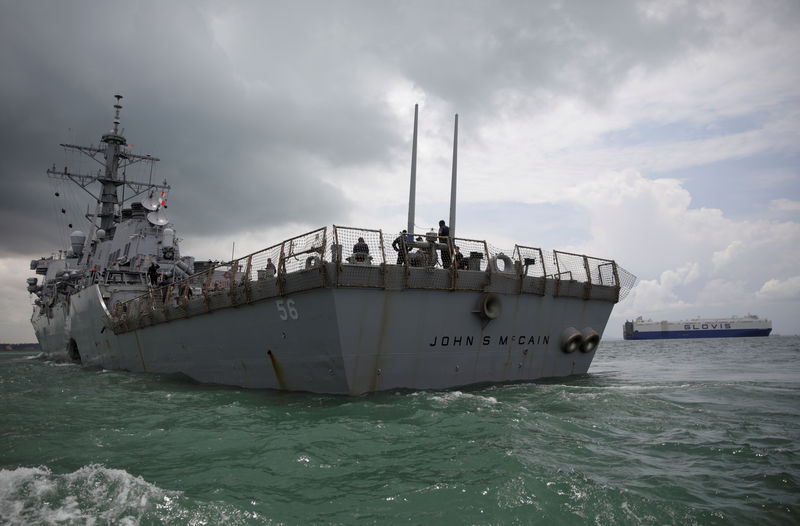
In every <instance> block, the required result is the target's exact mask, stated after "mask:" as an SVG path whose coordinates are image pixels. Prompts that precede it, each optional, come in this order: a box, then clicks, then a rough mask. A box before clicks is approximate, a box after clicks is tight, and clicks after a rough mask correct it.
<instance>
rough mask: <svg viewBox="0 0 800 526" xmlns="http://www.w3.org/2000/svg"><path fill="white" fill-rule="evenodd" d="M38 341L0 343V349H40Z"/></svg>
mask: <svg viewBox="0 0 800 526" xmlns="http://www.w3.org/2000/svg"><path fill="white" fill-rule="evenodd" d="M41 350H42V348H41V347H39V344H38V343H0V351H41Z"/></svg>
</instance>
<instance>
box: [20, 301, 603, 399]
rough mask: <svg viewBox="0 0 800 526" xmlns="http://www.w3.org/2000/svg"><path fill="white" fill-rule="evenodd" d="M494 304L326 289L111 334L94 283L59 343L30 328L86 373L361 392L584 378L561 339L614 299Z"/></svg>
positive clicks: (578, 358)
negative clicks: (499, 307)
mask: <svg viewBox="0 0 800 526" xmlns="http://www.w3.org/2000/svg"><path fill="white" fill-rule="evenodd" d="M432 294H433V295H435V296H436V299H435V301H432V297H431V295H432ZM498 296H499V297H500V299H501V301H502V303H503V311H502V315H500V316H499V317H498V318H497V319H493V320H487V319H485V318H484V317H482V316H481V315H480V313H479V311H478V308H479V307H478V304H479V301H480V297H481V293H480V292H475V291H436V292H431V291H426V290H402V291H392V290H382V289H369V288H336V287H329V288H319V289H313V290H308V291H304V292H297V293H292V294H288V295H286V296H281V297H278V298H270V299H265V300H261V301H257V302H254V303H250V304H243V305H237V306H234V307H230V308H226V309H221V310H217V311H213V312H210V313H207V314H202V315H198V316H193V317H190V318H178V319H174V320H171V321H169V322H166V323H161V324H158V325H152V326H148V327H144V328H140V329H136V330H131V331H128V332H122V333H120V334H115V333H114V331H113V330H112V329H111V316H110V314H109V312H108V309H107V307H106V305H105V303H104V301H103V299H102V297H101V293H100V290H99V288H98V287H97V286H92V287H88V288H86V289H84V290H81V291H79V292H78V293H76V294H74V295H73V296H72V298H71V302H70V306H69V309H68V310H69V313H68V315H67V316H66V317H65V319H64V322H63V323H65V324H66V329H65V330H63V331H60V333H61V335H60V336H59V337H57V338H51V339H49V340H48V339H43V338H41V337H40V329H39V327H41V326H42V325H43V324H42V323H41V322H38V321H37V320H34V326H35V328H36V329H37V337H40V341H41V342H43V343H44V345H43V349H44V350H45V352H46V353H47V354H51V355H61V356H69V354H73V355H74V354H75V352H77V354H78V355H79V357H80V362H81V363H82V364H83V365H84V366H93V367H102V368H104V369H109V370H126V371H134V372H151V373H182V374H185V375H187V376H189V377H190V378H193V379H195V380H197V381H199V382H203V383H215V384H223V385H231V386H238V387H245V388H257V389H261V388H267V389H280V390H288V391H308V392H315V393H329V394H348V395H359V394H363V393H368V392H376V391H384V390H389V389H398V388H399V389H448V388H453V387H459V386H467V385H475V384H484V383H505V382H519V381H532V380H537V379H541V378H550V377H564V376H569V375H574V374H584V373H586V372H588V370H589V366H590V365H591V362H592V359H593V357H594V353H595V350H591V351H590V352H581V351H580V350H578V351H575V352H572V353H565V352H564V351H563V350H562V348H561V340H560V338H561V336H560V335H561V331H562V330H563V329H564V328H565V327H577V328H578V329H579V330H580V329H583V328H584V327H591V328H592V329H594V330H595V331H596V332H597V333H598V334H599V335H601V336H602V334H603V331H604V330H605V326H606V322H607V321H608V318H609V316H610V313H611V310H612V308H613V306H614V303H613V302H610V301H587V300H584V299H581V298H573V297H553V296H550V295H545V296H539V295H532V294H525V295H518V294H517V295H515V294H498ZM50 323H51V324H57V323H58V321H54V320H51V321H50ZM441 327H458V328H459V329H458V331H457V332H452V331H447V330H442V329H441ZM55 332H59V331H55ZM45 342H46V343H45ZM70 349H72V353H70ZM74 357H75V356H73V358H74Z"/></svg>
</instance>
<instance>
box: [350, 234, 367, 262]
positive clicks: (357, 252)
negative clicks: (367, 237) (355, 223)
mask: <svg viewBox="0 0 800 526" xmlns="http://www.w3.org/2000/svg"><path fill="white" fill-rule="evenodd" d="M368 254H369V246H368V245H367V243H366V242H365V241H364V238H363V237H360V238H358V243H356V244H355V245H353V259H355V260H356V261H366V260H367V255H368Z"/></svg>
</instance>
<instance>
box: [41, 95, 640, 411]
mask: <svg viewBox="0 0 800 526" xmlns="http://www.w3.org/2000/svg"><path fill="white" fill-rule="evenodd" d="M120 98H121V97H118V99H117V104H116V105H115V109H116V115H115V119H114V130H113V131H112V132H110V133H108V134H106V135H104V136H103V138H102V141H103V143H104V144H105V146H104V147H102V148H93V147H78V146H74V145H63V146H65V147H67V148H72V149H77V150H78V151H81V152H82V153H84V154H86V155H89V156H90V157H92V158H94V159H96V160H97V159H98V157H99V156H101V155H102V156H104V162H103V163H102V164H103V166H104V171H103V172H102V173H101V174H100V175H98V176H88V175H76V174H71V173H69V171H68V170H67V169H65V170H63V171H61V172H59V171H56V170H55V169H52V170H49V171H48V173H49V174H50V175H51V176H52V177H60V178H67V179H70V180H72V181H74V182H75V183H76V184H79V185H80V186H81V187H82V188H84V189H86V188H87V187H88V185H89V184H90V183H96V184H99V186H100V187H101V193H100V194H97V195H94V194H93V197H94V198H95V200H96V201H97V211H96V213H95V214H94V215H93V217H91V219H92V222H91V227H90V228H89V231H88V233H87V234H84V233H83V232H81V231H76V232H74V233H73V235H72V237H71V244H72V246H71V249H70V250H69V251H67V252H66V255H65V256H64V257H60V258H42V259H39V260H34V261H33V262H31V269H32V270H35V271H36V273H37V274H39V275H40V276H43V278H44V279H43V282H42V283H41V284H39V283H38V281H37V279H36V278H30V279H29V282H28V290H29V291H30V292H31V293H33V294H35V295H36V300H35V305H34V312H33V316H32V323H33V325H34V329H35V332H36V335H37V338H38V339H39V342H40V343H41V346H42V349H43V350H44V351H45V352H46V353H47V354H48V355H51V356H58V355H60V356H64V357H66V358H68V359H71V360H73V361H75V362H79V363H81V364H83V365H89V366H100V367H103V368H107V369H122V370H130V371H146V372H157V373H183V374H186V375H188V376H190V377H192V378H194V379H196V380H198V381H202V382H212V383H219V384H226V385H234V386H242V387H251V388H274V389H284V390H293V391H312V392H319V393H335V394H351V395H353V394H362V393H366V392H373V391H381V390H386V389H394V388H409V389H444V388H451V387H457V386H464V385H473V384H480V383H488V382H492V383H494V382H510V381H529V380H534V379H538V378H546V377H561V376H568V375H572V374H581V373H585V372H587V371H588V369H589V366H590V364H591V361H592V358H593V357H594V354H595V351H596V349H597V345H598V343H599V342H600V339H601V337H602V334H603V331H604V330H605V327H606V323H607V321H608V318H609V316H610V313H611V310H612V308H613V306H614V304H616V303H617V302H618V301H620V300H621V299H622V298H624V296H625V295H626V294H627V292H628V291H629V290H630V288H631V287H632V286H633V284H634V281H635V277H634V276H632V275H631V274H630V273H628V272H627V271H625V270H624V269H622V268H621V267H620V266H618V265H617V264H616V262H614V261H613V260H607V259H600V258H594V257H589V256H585V255H580V254H572V253H567V252H561V251H547V250H543V249H540V248H534V247H528V246H522V245H516V246H514V247H513V248H512V249H507V250H501V249H498V248H496V247H493V246H491V245H489V244H488V243H486V242H485V241H482V240H475V239H468V238H462V237H460V236H455V235H450V236H440V235H438V234H437V233H436V232H424V233H419V234H415V233H413V232H410V233H409V232H404V233H403V234H402V235H399V236H398V235H396V234H393V235H391V236H388V237H386V236H385V235H384V233H383V232H382V231H381V230H374V229H365V228H351V227H343V226H337V225H334V226H328V227H321V228H319V229H317V230H313V231H311V232H308V233H305V234H303V235H300V236H297V237H294V238H291V239H288V240H285V241H283V242H281V243H278V244H275V245H273V246H270V247H267V248H265V249H263V250H259V251H257V252H254V253H252V254H249V255H247V256H243V257H241V258H238V259H236V260H233V261H226V262H212V261H202V260H200V259H198V260H195V259H194V258H192V257H188V256H184V255H182V254H181V253H180V251H179V248H178V243H177V238H176V236H175V230H174V228H173V227H172V225H171V224H170V223H169V220H168V219H167V217H166V215H165V211H164V205H165V199H166V192H167V191H168V190H169V186H167V185H166V182H164V184H160V185H159V184H152V183H149V182H148V183H133V182H131V181H129V180H128V179H127V177H125V176H124V175H121V172H120V171H121V170H123V171H124V168H125V166H127V165H129V164H131V163H133V162H143V161H147V162H155V161H156V160H157V159H155V158H153V157H150V156H137V155H133V154H132V153H130V152H128V149H127V148H126V140H125V138H124V137H123V136H122V135H121V134H120V133H119V132H118V125H119V110H120V108H121V106H120V104H119V100H120ZM414 127H415V131H416V115H415V123H414ZM414 151H416V133H415V141H414ZM454 156H455V148H454ZM414 172H415V168H414V166H413V164H412V202H411V203H410V206H409V208H410V210H413V184H414V177H415V175H414ZM453 172H454V173H453V181H454V182H453V186H454V187H455V158H454V170H453ZM123 173H124V172H123ZM120 187H125V188H128V189H130V191H131V195H129V197H127V198H124V199H123V198H121V197H120V196H119V188H120ZM87 191H88V190H87ZM123 195H124V193H123ZM127 202H130V206H129V207H127V208H126V207H125V203H127ZM452 210H454V205H451V217H452V213H453V212H452ZM409 218H410V219H409V224H412V225H413V214H412V213H410V214H409ZM451 223H454V220H452V219H451ZM456 247H458V251H456Z"/></svg>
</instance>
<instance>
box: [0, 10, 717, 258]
mask: <svg viewBox="0 0 800 526" xmlns="http://www.w3.org/2000/svg"><path fill="white" fill-rule="evenodd" d="M1 6H2V7H0V9H2V13H1V14H2V16H0V67H2V71H3V80H2V82H0V96H2V101H3V103H2V108H0V118H1V119H2V130H1V132H0V133H2V135H1V136H0V139H2V144H1V145H0V175H1V176H2V179H3V181H4V183H5V185H4V186H5V187H6V188H7V189H8V188H14V191H13V192H9V191H5V192H3V193H2V194H1V195H0V207H1V210H2V212H1V213H2V217H1V219H2V224H3V226H2V229H3V230H2V240H3V242H2V253H4V254H8V253H29V252H31V251H37V250H38V251H41V250H49V249H50V248H51V247H52V243H54V242H55V238H56V237H57V235H56V233H55V232H54V231H53V230H52V229H47V228H46V227H45V225H44V224H43V221H44V218H45V217H48V215H47V214H48V213H49V212H48V211H49V210H51V209H52V207H53V204H52V203H51V202H50V200H48V199H49V198H50V195H49V194H50V187H49V186H48V184H47V181H46V179H47V177H46V175H45V174H44V170H45V169H46V168H47V167H48V166H50V164H51V163H52V162H58V160H59V159H60V158H62V155H61V153H60V151H59V149H58V147H57V146H56V144H57V143H59V142H69V141H71V140H73V139H74V141H75V142H77V143H79V144H88V143H95V144H96V143H97V141H98V139H99V136H100V134H101V133H103V132H104V131H106V130H108V129H109V128H110V127H111V119H112V115H113V110H112V108H111V106H112V104H113V102H114V101H113V98H112V95H113V94H114V93H116V92H121V93H122V94H123V95H124V96H125V99H123V101H122V104H123V106H124V109H123V111H122V122H123V124H122V125H123V127H124V128H125V130H126V132H125V133H126V136H127V138H128V140H129V142H131V143H132V144H133V145H134V151H136V152H137V153H151V154H153V155H155V156H158V157H160V158H161V159H162V162H161V163H160V165H159V167H158V171H157V177H159V178H164V177H166V178H167V180H168V181H169V182H170V184H172V185H173V186H174V190H173V192H172V193H171V195H170V202H169V205H170V217H171V219H173V220H175V221H176V224H177V225H178V228H179V229H180V232H181V234H182V235H184V236H188V235H199V234H203V233H208V234H219V233H224V232H229V231H232V230H237V229H243V228H245V229H257V228H259V227H264V226H269V225H275V224H280V223H284V222H287V221H298V220H303V221H307V222H310V223H313V224H326V223H328V222H329V221H330V218H332V217H341V216H342V215H343V214H346V211H347V210H348V209H349V208H351V207H352V206H353V205H354V204H353V203H350V202H348V200H347V197H346V196H347V193H348V192H347V185H348V181H346V180H343V181H341V184H340V185H337V186H336V187H333V186H330V185H329V184H325V183H323V182H321V177H324V176H325V175H326V174H321V173H316V172H315V171H314V169H312V166H323V167H324V166H329V167H331V168H334V169H339V173H343V172H346V171H347V170H348V169H351V168H352V169H358V168H360V167H364V166H370V167H372V166H387V170H388V164H389V161H390V157H391V155H392V152H396V151H398V147H399V146H403V141H404V140H405V139H404V138H405V137H406V136H407V132H408V128H403V129H397V126H396V122H395V121H393V120H392V119H390V118H388V115H389V111H388V109H387V108H386V107H385V106H386V101H385V100H384V99H383V98H381V96H380V93H378V94H376V93H374V91H370V90H369V89H366V88H365V87H364V86H365V85H369V84H370V82H378V81H380V78H376V77H379V76H380V75H381V73H382V72H385V73H389V74H392V75H396V76H397V77H398V78H405V79H407V80H408V81H409V82H410V83H411V84H412V85H414V86H416V87H417V88H418V89H420V90H422V91H423V92H425V93H429V94H432V95H435V96H436V97H438V98H440V99H441V100H445V101H447V102H448V103H449V104H451V106H452V108H453V109H455V110H456V111H459V112H462V113H470V114H471V115H472V117H471V120H472V121H473V122H476V123H477V122H479V121H480V120H481V115H487V116H488V115H492V114H493V112H495V111H496V110H497V108H496V107H495V106H496V105H497V104H499V103H502V102H503V101H502V100H498V98H497V94H498V93H502V92H503V90H516V91H518V92H520V93H531V92H534V91H537V90H541V91H544V92H545V93H546V92H554V93H555V92H557V93H574V94H575V95H579V96H583V97H585V98H588V99H590V100H596V101H602V100H603V98H604V96H605V93H607V92H608V91H609V90H610V89H612V87H613V86H614V84H615V83H616V82H617V81H618V80H619V79H620V78H621V77H623V76H624V75H625V73H626V72H627V71H629V70H630V68H632V67H635V66H637V65H639V64H643V63H648V64H651V65H652V64H654V63H658V62H659V61H666V60H669V57H670V56H671V55H672V54H673V53H675V52H676V50H677V49H680V48H681V47H684V46H692V45H701V44H702V42H703V39H704V28H705V27H707V24H709V21H708V20H705V19H702V18H700V17H698V16H697V15H696V13H694V12H693V10H692V8H691V7H686V8H682V9H677V10H675V11H674V12H672V13H670V14H669V16H668V17H667V19H666V21H662V22H660V23H653V22H648V21H647V20H644V19H643V17H642V15H641V12H640V11H638V10H637V7H636V4H632V3H629V2H617V3H607V2H602V3H598V2H586V3H573V2H566V3H563V4H560V3H547V4H544V3H539V2H503V3H499V4H496V3H487V2H461V1H458V2H438V3H435V4H431V3H429V2H388V3H387V2H297V3H282V2H274V3H272V2H271V3H264V2H252V3H247V2H243V3H231V4H217V3H197V2H135V1H132V2H120V3H112V2H57V1H52V2H4V3H3V4H1ZM215 16H219V17H221V18H225V17H229V19H230V20H232V21H233V22H232V26H231V27H230V28H229V30H230V31H229V33H228V34H227V36H226V38H227V39H228V41H227V42H221V41H220V40H218V39H217V36H218V35H215V33H214V31H215V28H214V27H213V24H214V23H215V22H214V17H215ZM493 105H494V106H493ZM409 110H410V109H409ZM409 127H410V120H409ZM69 130H72V131H71V132H69ZM310 160H312V161H317V162H310ZM376 175H381V176H387V175H388V176H392V177H395V176H401V177H405V176H406V174H405V173H402V174H396V173H388V174H376ZM45 196H47V198H48V199H45Z"/></svg>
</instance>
